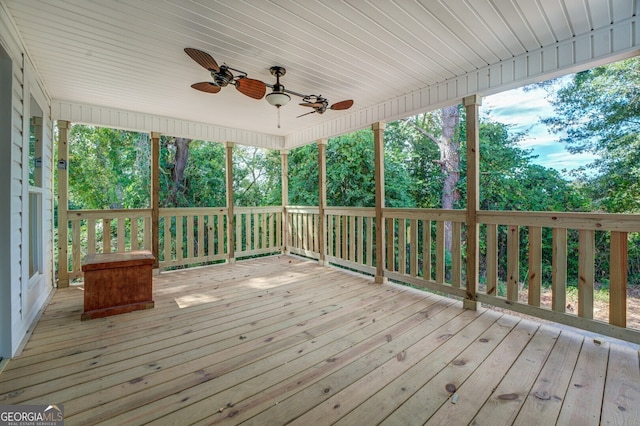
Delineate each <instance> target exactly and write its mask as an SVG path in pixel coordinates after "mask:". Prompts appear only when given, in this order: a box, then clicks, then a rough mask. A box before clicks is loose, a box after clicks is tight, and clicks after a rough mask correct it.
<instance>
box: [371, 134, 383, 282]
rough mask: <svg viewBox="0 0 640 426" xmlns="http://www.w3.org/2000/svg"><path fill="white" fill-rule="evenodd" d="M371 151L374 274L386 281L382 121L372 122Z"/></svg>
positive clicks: (376, 278)
mask: <svg viewBox="0 0 640 426" xmlns="http://www.w3.org/2000/svg"><path fill="white" fill-rule="evenodd" d="M371 127H372V129H373V151H374V161H375V172H374V174H375V189H376V276H375V282H376V283H378V284H382V283H384V282H386V277H385V276H384V263H385V252H384V248H385V244H384V235H385V225H384V217H383V211H384V128H385V123H384V122H377V123H373V125H372V126H371Z"/></svg>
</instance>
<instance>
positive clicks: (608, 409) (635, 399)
mask: <svg viewBox="0 0 640 426" xmlns="http://www.w3.org/2000/svg"><path fill="white" fill-rule="evenodd" d="M639 396H640V364H639V361H638V351H637V350H634V349H631V348H627V347H622V346H617V345H611V347H610V349H609V367H608V371H607V380H606V386H605V391H604V401H603V406H602V418H603V419H608V422H609V423H611V424H617V425H624V424H634V422H637V420H638V419H639V418H640V398H639Z"/></svg>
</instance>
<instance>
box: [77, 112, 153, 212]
mask: <svg viewBox="0 0 640 426" xmlns="http://www.w3.org/2000/svg"><path fill="white" fill-rule="evenodd" d="M150 147H151V143H150V141H149V135H148V134H146V133H136V132H127V131H124V130H116V129H108V128H101V127H93V126H85V125H79V124H76V125H73V126H72V127H71V131H70V132H69V206H70V208H72V209H123V208H124V209H127V208H148V207H149V206H150V203H151V201H150V193H151V189H150V188H151V186H150V185H151V184H150V182H151V165H150V164H151V162H150V160H151V154H150V153H151V148H150Z"/></svg>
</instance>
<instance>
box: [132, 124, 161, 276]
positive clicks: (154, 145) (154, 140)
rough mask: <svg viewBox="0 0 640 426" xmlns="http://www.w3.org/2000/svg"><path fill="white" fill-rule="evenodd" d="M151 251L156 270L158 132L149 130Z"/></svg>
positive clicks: (158, 193)
mask: <svg viewBox="0 0 640 426" xmlns="http://www.w3.org/2000/svg"><path fill="white" fill-rule="evenodd" d="M136 238H137V236H136ZM151 253H153V257H154V259H155V261H154V262H153V269H154V270H157V269H158V266H159V263H160V133H158V132H151Z"/></svg>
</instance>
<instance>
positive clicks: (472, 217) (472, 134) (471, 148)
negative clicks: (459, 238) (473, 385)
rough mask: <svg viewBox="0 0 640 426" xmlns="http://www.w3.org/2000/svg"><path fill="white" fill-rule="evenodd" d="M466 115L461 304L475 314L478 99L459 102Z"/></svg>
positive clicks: (478, 173) (476, 280)
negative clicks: (464, 284)
mask: <svg viewBox="0 0 640 426" xmlns="http://www.w3.org/2000/svg"><path fill="white" fill-rule="evenodd" d="M462 102H463V105H464V107H465V110H466V113H467V289H466V297H465V299H464V301H463V306H464V308H465V309H473V310H477V309H478V305H479V303H478V302H477V301H476V292H477V288H478V275H479V272H480V267H479V257H480V238H479V237H480V227H479V225H478V220H477V213H478V210H480V182H479V180H480V179H479V176H480V172H479V170H480V132H479V123H478V109H479V106H480V105H481V104H482V98H481V97H480V96H479V95H472V96H467V97H466V98H464V99H463V100H462Z"/></svg>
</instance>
